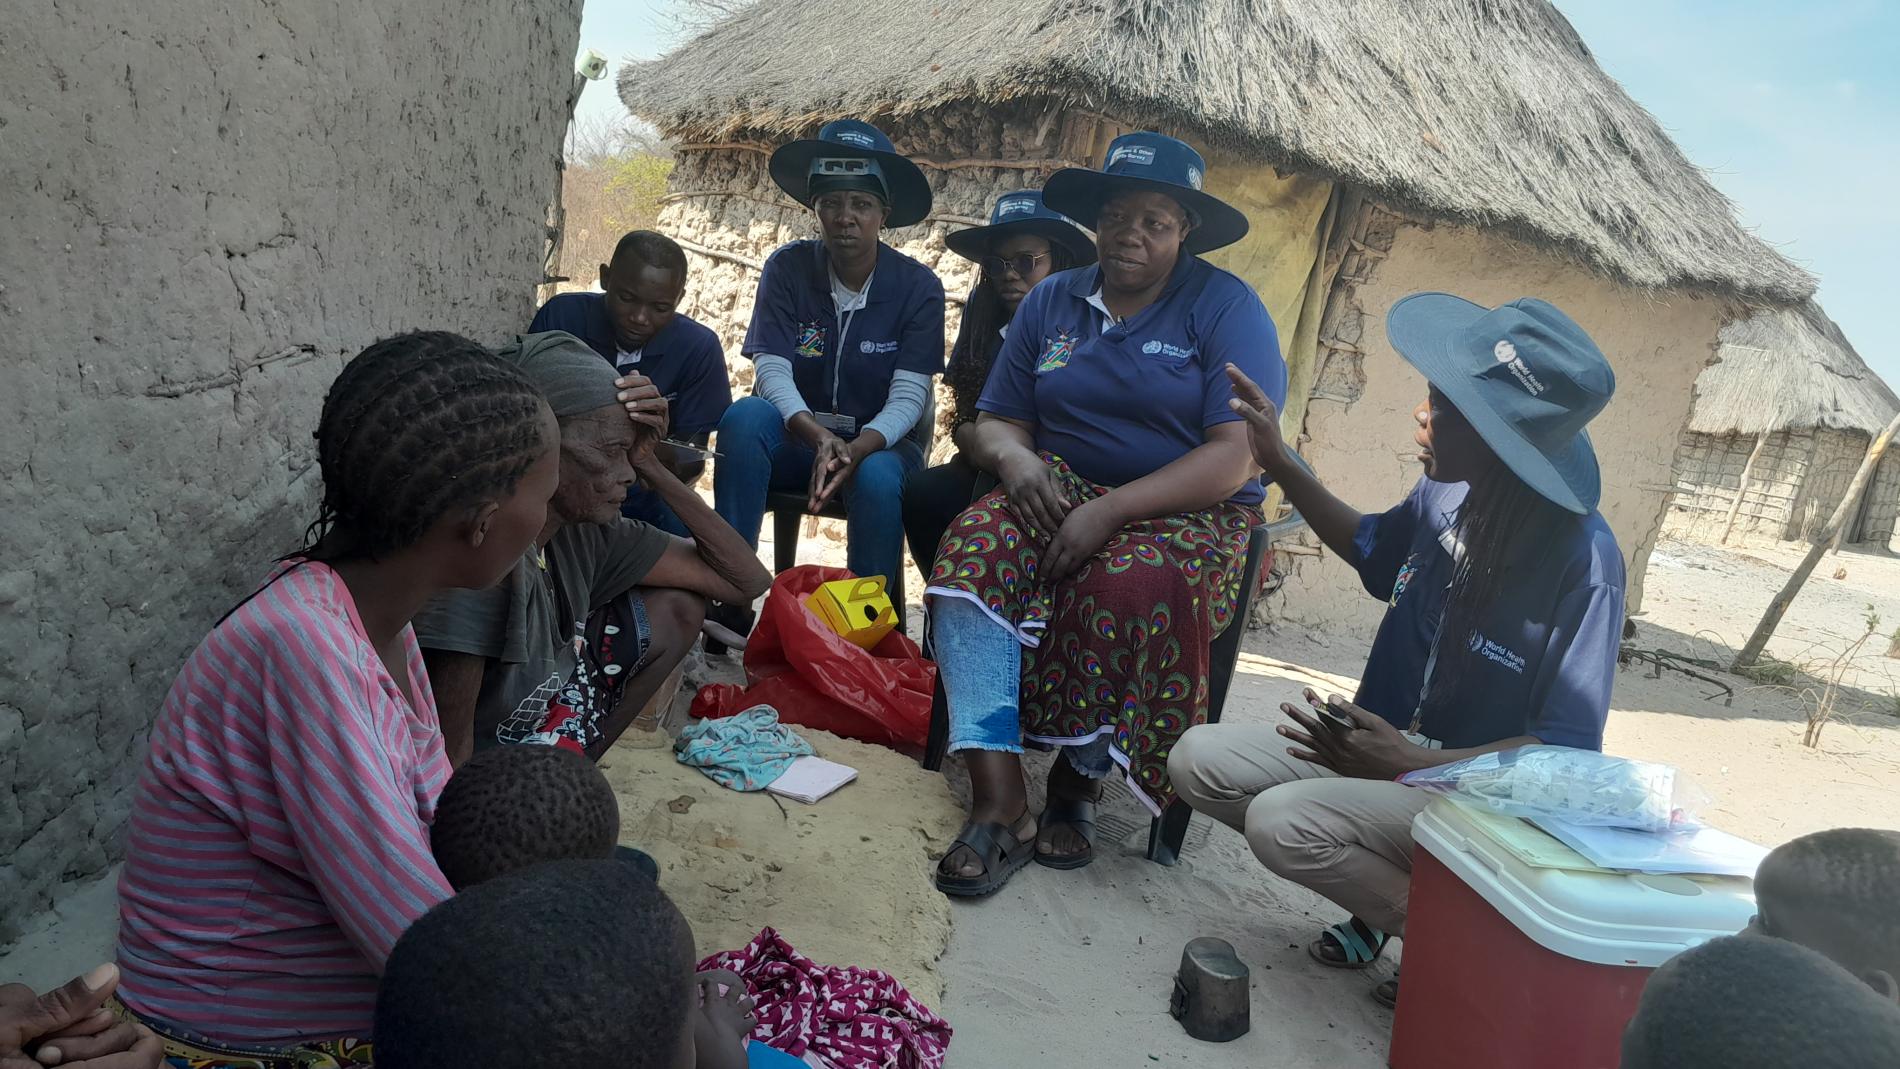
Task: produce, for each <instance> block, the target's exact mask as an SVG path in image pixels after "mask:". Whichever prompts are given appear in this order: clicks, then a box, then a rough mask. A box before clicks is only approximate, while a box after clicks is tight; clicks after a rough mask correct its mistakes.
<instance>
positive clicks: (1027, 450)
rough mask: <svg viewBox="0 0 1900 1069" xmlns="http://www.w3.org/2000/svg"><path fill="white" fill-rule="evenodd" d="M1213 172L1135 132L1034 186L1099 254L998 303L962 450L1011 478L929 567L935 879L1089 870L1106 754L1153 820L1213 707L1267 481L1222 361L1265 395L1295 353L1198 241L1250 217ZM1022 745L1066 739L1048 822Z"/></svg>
mask: <svg viewBox="0 0 1900 1069" xmlns="http://www.w3.org/2000/svg"><path fill="white" fill-rule="evenodd" d="M1204 170H1205V165H1204V164H1203V163H1202V160H1201V156H1200V154H1199V153H1197V152H1196V151H1195V150H1194V149H1193V148H1191V147H1189V146H1188V145H1186V144H1184V143H1182V142H1180V141H1177V140H1175V139H1174V138H1171V137H1164V136H1162V135H1160V134H1154V133H1134V134H1129V135H1126V136H1124V137H1121V138H1118V139H1117V140H1116V141H1115V143H1114V144H1113V145H1111V146H1110V148H1109V152H1108V157H1107V159H1106V161H1105V162H1104V165H1103V167H1102V169H1101V170H1099V171H1091V170H1081V169H1071V170H1064V171H1060V172H1057V173H1056V174H1055V175H1054V176H1053V177H1051V178H1050V180H1049V183H1048V184H1047V185H1046V186H1045V187H1044V189H1043V200H1044V203H1045V204H1046V205H1047V207H1048V208H1049V209H1051V210H1052V211H1056V212H1060V213H1062V214H1063V215H1066V216H1068V217H1070V218H1073V219H1075V220H1076V222H1078V223H1080V224H1082V225H1083V226H1089V227H1092V228H1093V229H1094V230H1095V232H1096V250H1097V252H1098V255H1099V262H1098V263H1097V264H1095V265H1094V266H1090V267H1082V268H1076V269H1073V270H1070V271H1064V272H1062V273H1060V274H1056V275H1052V276H1051V277H1049V278H1048V279H1046V280H1044V281H1043V282H1042V283H1041V284H1040V285H1038V286H1037V287H1036V288H1035V289H1034V290H1033V291H1031V292H1030V294H1029V295H1028V296H1027V297H1026V298H1024V300H1023V302H1022V306H1021V307H1020V308H1019V309H1018V310H1017V312H1016V315H1015V318H1014V319H1013V320H1011V322H1010V327H1009V335H1008V338H1007V339H1006V340H1005V341H1004V343H1003V350H1002V353H1001V354H1000V355H999V356H998V357H997V360H996V366H995V368H994V369H993V370H992V371H991V372H990V375H989V379H988V382H987V384H986V385H985V387H984V390H983V395H982V398H981V399H980V400H979V401H978V402H977V406H976V407H977V410H978V412H979V416H978V420H977V423H976V425H975V427H974V434H972V435H971V436H970V437H971V445H970V449H969V452H970V454H971V460H972V462H973V463H974V464H976V465H978V466H981V467H984V468H987V469H988V470H991V471H994V472H995V473H996V474H997V476H998V478H999V479H1000V481H1001V484H1002V488H1001V489H1000V490H999V491H997V492H996V493H992V494H990V495H988V496H986V497H984V498H983V499H982V500H980V501H978V502H977V503H976V504H974V505H972V506H971V507H970V508H969V509H968V510H966V511H965V512H964V513H963V514H962V515H961V516H959V517H958V518H957V520H956V521H955V522H954V523H952V524H951V526H950V529H949V531H948V532H947V533H946V534H945V535H944V537H943V541H942V543H941V545H940V546H939V548H938V552H937V554H936V561H935V564H934V565H933V567H932V569H931V574H930V586H929V595H930V599H931V600H930V613H931V629H932V631H931V633H932V641H933V644H934V648H935V652H936V659H937V663H938V667H939V671H940V672H941V674H942V678H943V682H944V690H945V695H946V697H947V698H948V702H949V719H950V729H949V739H948V745H949V748H950V750H951V751H953V752H959V753H961V754H962V756H963V761H964V764H965V766H966V767H967V768H968V769H969V771H970V782H971V800H972V804H971V811H970V817H969V821H968V823H967V824H966V825H965V826H964V828H963V830H962V831H961V832H960V833H959V834H958V836H957V840H956V843H955V845H954V846H953V847H952V849H951V850H950V851H949V852H948V853H947V854H946V855H945V856H944V858H943V860H942V862H941V863H940V864H939V866H938V869H937V875H936V883H937V887H938V889H939V890H941V891H943V892H944V893H946V894H951V895H983V894H988V893H990V892H992V891H994V890H996V889H997V888H998V887H1001V886H1002V885H1003V883H1004V881H1006V880H1008V879H1009V878H1010V876H1011V874H1012V873H1014V872H1015V871H1017V870H1018V869H1019V868H1021V867H1022V866H1023V865H1024V864H1025V863H1027V862H1028V861H1030V860H1032V859H1033V860H1037V861H1039V862H1041V863H1042V864H1043V865H1046V866H1048V867H1050V868H1055V869H1073V868H1080V867H1081V866H1083V865H1086V864H1088V863H1089V862H1090V861H1091V860H1092V859H1093V856H1094V823H1095V802H1096V799H1097V798H1098V797H1099V795H1100V790H1101V783H1102V780H1103V779H1104V778H1105V777H1106V776H1107V775H1108V774H1109V773H1110V772H1111V771H1113V770H1114V769H1115V768H1117V767H1120V768H1121V769H1122V770H1124V771H1125V772H1126V773H1127V776H1128V782H1129V785H1130V787H1131V788H1132V790H1133V792H1134V794H1135V795H1136V797H1137V798H1139V799H1141V800H1142V801H1143V802H1144V803H1145V804H1147V805H1148V806H1149V807H1150V808H1151V809H1152V810H1153V811H1154V812H1156V813H1159V812H1160V810H1161V808H1162V807H1163V806H1165V805H1166V804H1167V803H1168V801H1169V800H1170V798H1171V797H1172V790H1171V788H1170V787H1169V785H1168V782H1167V775H1166V760H1167V753H1168V749H1169V748H1170V747H1171V746H1172V745H1173V742H1174V740H1175V739H1176V738H1178V737H1179V735H1180V733H1181V732H1182V731H1183V730H1185V729H1186V728H1187V727H1188V726H1189V725H1191V724H1194V723H1198V722H1200V721H1201V720H1204V719H1205V718H1206V710H1207V686H1206V680H1207V676H1208V668H1209V659H1210V644H1211V642H1212V639H1213V637H1214V635H1215V634H1217V633H1218V632H1219V631H1220V630H1221V629H1222V628H1223V627H1226V626H1227V625H1228V623H1229V621H1230V619H1231V618H1232V616H1233V607H1234V598H1235V594H1236V592H1237V590H1238V586H1239V576H1240V571H1241V569H1242V562H1243V561H1244V559H1245V556H1246V548H1247V541H1248V537H1249V535H1250V533H1251V532H1252V530H1253V529H1254V528H1255V527H1256V526H1258V525H1259V523H1260V508H1259V502H1260V500H1261V496H1262V490H1261V487H1260V484H1259V481H1258V480H1257V478H1256V475H1257V469H1256V468H1255V467H1254V465H1253V461H1252V459H1251V457H1249V455H1248V453H1247V444H1246V431H1245V424H1243V423H1241V422H1240V417H1239V415H1238V414H1236V413H1235V412H1233V411H1232V410H1231V409H1230V408H1229V407H1228V406H1229V402H1231V401H1232V399H1233V390H1232V387H1231V385H1230V384H1229V383H1228V380H1227V378H1226V376H1225V374H1224V373H1223V370H1222V369H1223V368H1224V367H1225V366H1226V365H1228V364H1230V363H1231V364H1238V365H1240V366H1242V367H1244V368H1246V369H1248V373H1249V374H1251V375H1255V376H1257V377H1258V378H1259V381H1262V382H1265V383H1268V384H1269V389H1270V390H1272V391H1274V395H1275V396H1276V397H1277V396H1280V395H1281V394H1282V393H1283V392H1284V389H1285V382H1286V365H1285V364H1284V363H1283V362H1282V361H1281V359H1280V350H1279V344H1278V341H1277V339H1276V337H1275V333H1274V329H1273V322H1272V320H1271V319H1270V318H1269V317H1268V315H1267V311H1266V309H1265V307H1263V306H1262V305H1261V303H1260V298H1259V297H1258V296H1257V295H1255V293H1254V292H1253V290H1252V288H1250V287H1249V286H1248V285H1247V284H1246V283H1245V282H1243V281H1241V280H1240V279H1239V278H1236V277H1235V276H1233V275H1231V274H1229V273H1227V272H1225V271H1222V270H1220V269H1218V268H1216V267H1214V266H1213V265H1211V264H1209V263H1207V262H1206V261H1205V260H1202V259H1201V258H1200V257H1199V256H1198V255H1197V254H1198V253H1201V252H1206V251H1208V250H1211V249H1215V248H1219V247H1220V246H1222V245H1226V244H1229V243H1231V242H1233V241H1236V240H1239V238H1240V237H1241V236H1243V235H1244V234H1245V233H1246V231H1247V220H1246V217H1245V216H1243V215H1241V214H1240V213H1239V212H1238V211H1235V210H1234V209H1233V208H1232V207H1230V206H1228V205H1227V204H1225V203H1222V202H1221V201H1220V200H1219V199H1218V198H1216V197H1213V196H1211V195H1209V194H1207V193H1205V192H1203V191H1202V189H1201V184H1202V178H1203V173H1204ZM1026 649H1027V650H1028V652H1027V654H1025V650H1026ZM1025 741H1029V742H1035V743H1041V744H1045V745H1051V746H1058V747H1061V748H1062V750H1063V758H1062V759H1060V760H1058V761H1057V762H1056V763H1055V765H1054V766H1053V768H1052V770H1051V772H1050V777H1049V794H1048V799H1047V802H1046V804H1045V805H1044V807H1043V809H1042V813H1041V817H1040V820H1039V819H1038V817H1037V815H1036V814H1035V813H1034V812H1033V811H1032V810H1031V808H1030V804H1029V799H1028V791H1027V788H1026V786H1025V784H1024V780H1023V771H1022V761H1021V753H1022V748H1023V745H1024V743H1025Z"/></svg>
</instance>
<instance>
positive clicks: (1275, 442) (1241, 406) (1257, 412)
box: [1227, 364, 1287, 477]
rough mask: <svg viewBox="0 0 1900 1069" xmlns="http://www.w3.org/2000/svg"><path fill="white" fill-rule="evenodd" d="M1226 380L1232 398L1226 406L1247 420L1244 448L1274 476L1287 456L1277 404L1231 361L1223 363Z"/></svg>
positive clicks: (1282, 467) (1265, 470)
mask: <svg viewBox="0 0 1900 1069" xmlns="http://www.w3.org/2000/svg"><path fill="white" fill-rule="evenodd" d="M1227 379H1228V381H1230V382H1232V383H1233V385H1234V399H1233V400H1231V401H1229V402H1227V407H1228V408H1231V409H1233V410H1234V411H1235V412H1238V413H1239V414H1240V418H1242V419H1244V420H1246V421H1247V447H1248V449H1249V450H1251V451H1252V452H1253V462H1254V463H1255V464H1258V465H1260V470H1262V471H1264V472H1266V473H1267V474H1268V475H1272V476H1275V477H1278V475H1279V473H1280V472H1281V471H1283V470H1284V468H1285V465H1286V456H1287V447H1286V439H1285V438H1283V437H1281V436H1280V409H1279V406H1277V405H1275V404H1274V403H1273V399H1272V398H1270V397H1268V396H1267V391H1265V390H1263V389H1261V388H1260V384H1259V383H1257V382H1255V381H1254V380H1252V379H1250V378H1248V377H1247V373H1246V372H1244V371H1242V370H1240V369H1239V368H1237V367H1235V366H1234V365H1232V364H1228V365H1227Z"/></svg>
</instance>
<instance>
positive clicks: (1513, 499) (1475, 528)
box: [1427, 387, 1573, 708]
mask: <svg viewBox="0 0 1900 1069" xmlns="http://www.w3.org/2000/svg"><path fill="white" fill-rule="evenodd" d="M1432 397H1433V402H1434V404H1433V407H1434V408H1435V409H1436V408H1438V407H1440V405H1442V406H1443V407H1444V408H1451V404H1450V402H1448V401H1444V400H1443V395H1442V394H1440V393H1438V392H1437V389H1436V388H1435V387H1434V388H1433V391H1432ZM1452 411H1456V409H1452ZM1459 418H1460V419H1462V418H1463V416H1462V414H1460V416H1459ZM1472 433H1473V434H1474V435H1475V432H1472ZM1572 517H1573V514H1572V513H1571V512H1569V511H1568V510H1566V509H1565V508H1564V507H1563V506H1562V505H1559V504H1557V503H1555V502H1553V501H1551V500H1550V499H1549V498H1546V497H1544V496H1543V495H1542V494H1540V493H1538V492H1537V491H1536V490H1533V489H1531V487H1530V484H1528V483H1526V482H1525V481H1524V480H1523V479H1520V478H1518V476H1517V473H1515V472H1513V471H1512V470H1511V469H1510V468H1509V467H1508V466H1506V465H1505V464H1504V462H1503V461H1501V460H1497V459H1496V458H1495V455H1494V456H1493V459H1492V462H1491V464H1490V465H1489V466H1488V467H1487V468H1486V469H1485V470H1484V472H1483V473H1482V474H1479V475H1477V476H1475V477H1473V478H1472V480H1471V483H1470V489H1469V490H1468V491H1467V492H1466V494H1465V499H1464V503H1463V504H1461V505H1459V506H1458V517H1457V520H1456V522H1455V524H1454V527H1453V531H1454V533H1455V534H1456V535H1457V538H1458V541H1459V543H1460V544H1461V545H1462V546H1463V547H1464V553H1463V556H1461V557H1460V558H1459V559H1458V561H1457V562H1456V563H1455V564H1454V566H1453V568H1452V578H1451V587H1450V589H1449V590H1448V591H1447V592H1446V594H1445V610H1444V613H1445V614H1444V617H1443V620H1442V622H1441V623H1440V624H1439V627H1438V666H1437V668H1436V669H1435V670H1434V672H1433V675H1432V681H1431V692H1430V694H1429V695H1428V698H1427V700H1428V701H1429V702H1430V703H1431V704H1432V705H1433V706H1434V707H1437V708H1444V707H1447V706H1448V705H1449V704H1450V703H1451V702H1452V701H1453V700H1454V695H1455V693H1456V691H1457V688H1458V686H1459V685H1460V684H1461V683H1463V682H1464V680H1465V677H1466V676H1467V675H1468V674H1469V673H1470V669H1471V667H1472V665H1473V663H1474V661H1475V658H1474V657H1473V656H1472V655H1471V654H1470V651H1469V648H1468V644H1469V643H1470V642H1471V641H1472V638H1473V636H1474V635H1475V634H1477V633H1478V632H1479V631H1480V629H1481V628H1482V627H1483V625H1484V616H1485V613H1487V612H1489V611H1490V609H1491V606H1493V605H1494V604H1496V603H1497V600H1498V598H1499V596H1500V595H1502V594H1503V593H1504V591H1505V590H1506V589H1507V588H1508V587H1509V586H1510V585H1511V584H1512V583H1514V582H1519V581H1522V577H1523V576H1524V575H1525V574H1527V572H1531V571H1534V570H1535V569H1536V568H1537V567H1538V565H1539V564H1541V563H1542V561H1543V559H1544V557H1545V556H1547V555H1548V554H1549V553H1550V552H1551V547H1552V546H1554V545H1555V544H1556V543H1557V541H1558V540H1557V538H1556V537H1555V535H1556V532H1557V531H1558V530H1559V529H1560V528H1561V527H1562V525H1563V524H1564V523H1565V522H1567V521H1568V520H1570V519H1571V518H1572Z"/></svg>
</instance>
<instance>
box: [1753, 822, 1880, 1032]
mask: <svg viewBox="0 0 1900 1069" xmlns="http://www.w3.org/2000/svg"><path fill="white" fill-rule="evenodd" d="M1755 905H1756V909H1757V910H1758V913H1759V915H1758V916H1757V917H1756V919H1755V930H1756V931H1758V932H1760V933H1761V934H1763V935H1771V936H1774V937H1776V938H1778V939H1787V940H1790V941H1792V942H1796V943H1800V944H1801V945H1802V946H1805V947H1807V948H1809V949H1811V950H1815V951H1819V952H1820V953H1822V954H1825V955H1827V956H1828V957H1829V958H1831V959H1833V961H1834V962H1835V964H1837V965H1839V966H1841V967H1842V968H1844V969H1846V970H1847V971H1848V972H1850V973H1853V974H1854V975H1855V976H1858V977H1860V978H1861V979H1862V980H1864V981H1865V982H1866V983H1867V984H1868V986H1870V987H1872V988H1873V989H1874V990H1875V991H1876V992H1879V993H1880V994H1881V995H1884V996H1885V997H1887V998H1888V999H1890V1000H1893V1001H1896V1002H1900V832H1896V831H1882V830H1878V829H1874V828H1835V829H1833V830H1831V831H1821V832H1815V833H1814V834H1813V835H1803V836H1802V837H1801V838H1799V839H1795V840H1793V841H1792V842H1789V843H1785V844H1783V845H1781V846H1779V847H1777V848H1775V850H1774V851H1773V852H1771V853H1770V854H1769V855H1768V856H1767V857H1766V858H1765V859H1763V861H1762V863H1761V868H1760V869H1759V870H1758V871H1757V872H1756V873H1755Z"/></svg>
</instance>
